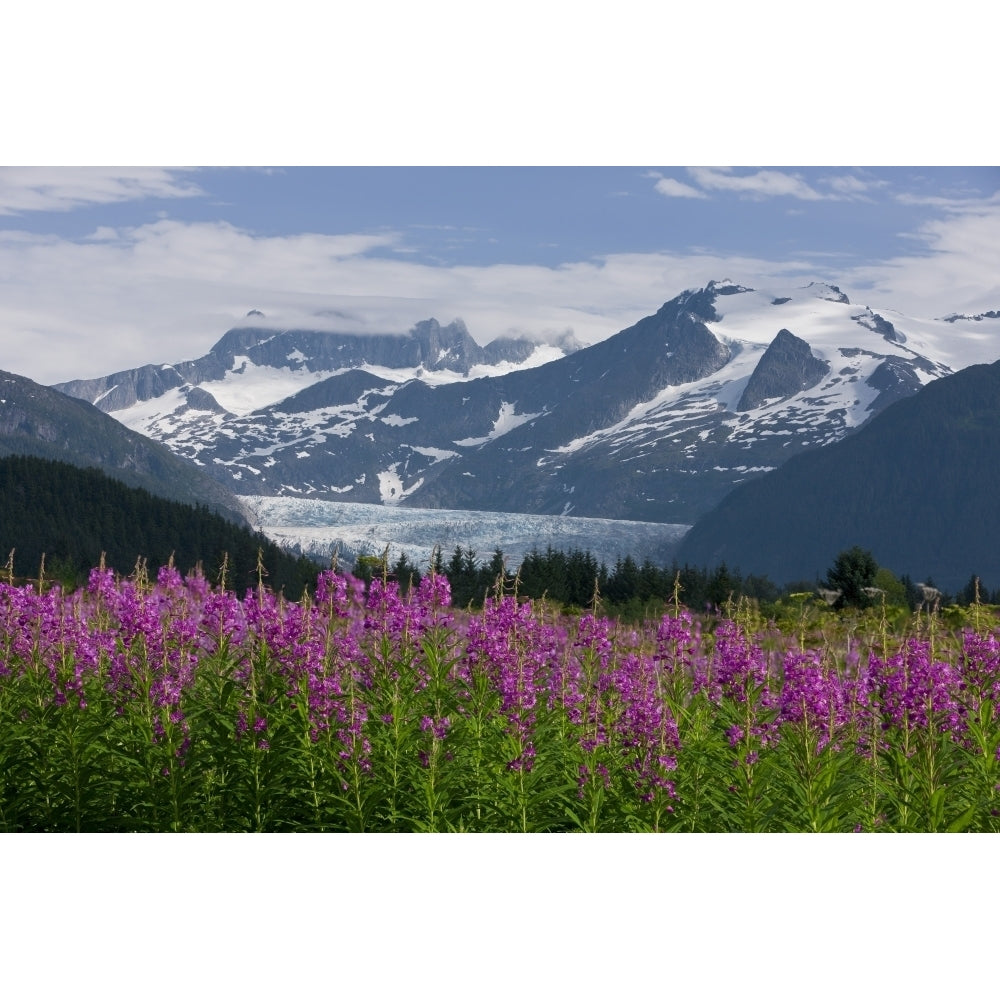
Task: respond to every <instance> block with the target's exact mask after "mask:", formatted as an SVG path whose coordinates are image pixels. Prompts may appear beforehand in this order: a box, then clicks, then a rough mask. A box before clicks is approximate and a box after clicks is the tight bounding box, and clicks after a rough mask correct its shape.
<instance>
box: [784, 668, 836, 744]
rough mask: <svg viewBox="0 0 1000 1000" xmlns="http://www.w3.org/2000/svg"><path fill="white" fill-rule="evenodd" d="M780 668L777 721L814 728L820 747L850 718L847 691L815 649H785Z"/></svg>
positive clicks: (834, 735) (833, 736)
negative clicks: (781, 678)
mask: <svg viewBox="0 0 1000 1000" xmlns="http://www.w3.org/2000/svg"><path fill="white" fill-rule="evenodd" d="M782 668H783V670H782V673H783V681H782V685H781V691H780V692H779V694H778V709H779V713H778V721H779V722H787V723H792V724H796V723H804V724H805V725H807V726H808V727H810V728H811V729H814V730H816V731H817V732H818V733H819V742H818V744H817V747H818V749H820V750H822V749H823V748H824V747H825V746H826V745H827V744H828V743H830V742H831V741H832V740H834V739H835V737H836V734H837V733H839V732H840V731H841V730H842V728H843V727H844V726H846V725H847V723H848V722H849V721H850V709H849V698H848V692H847V691H846V690H845V687H844V684H843V683H842V681H841V678H840V676H839V674H838V673H837V672H836V671H835V670H832V669H824V667H823V663H822V657H821V654H820V653H819V651H817V650H807V651H805V652H800V651H798V650H789V651H788V652H787V653H786V654H785V657H784V661H783V664H782Z"/></svg>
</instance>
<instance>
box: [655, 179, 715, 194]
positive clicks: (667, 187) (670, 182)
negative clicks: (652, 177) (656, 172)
mask: <svg viewBox="0 0 1000 1000" xmlns="http://www.w3.org/2000/svg"><path fill="white" fill-rule="evenodd" d="M654 186H655V188H656V190H657V191H659V192H660V194H662V195H665V196H666V197H667V198H707V197H708V195H707V194H705V192H704V191H699V190H698V189H697V188H693V187H691V185H690V184H685V183H684V182H683V181H678V180H674V178H673V177H661V178H660V179H659V180H658V181H657V182H656V184H655V185H654Z"/></svg>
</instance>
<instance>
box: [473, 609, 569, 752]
mask: <svg viewBox="0 0 1000 1000" xmlns="http://www.w3.org/2000/svg"><path fill="white" fill-rule="evenodd" d="M532 610H533V609H532V606H531V604H530V603H524V604H518V602H517V600H516V598H514V597H512V596H506V597H503V598H501V599H500V600H499V601H497V600H494V599H492V598H490V599H487V601H486V603H485V605H484V607H483V613H482V616H477V617H476V618H474V619H472V621H471V622H470V623H469V628H468V633H467V641H466V668H467V670H468V672H469V676H470V677H471V676H472V674H474V673H476V672H477V671H478V672H482V673H484V674H485V675H486V677H487V679H488V681H489V683H490V685H491V686H492V687H493V688H494V690H496V691H497V692H498V693H499V695H500V710H501V712H503V714H504V715H505V716H506V718H507V723H508V725H507V732H508V734H509V735H511V736H513V737H514V738H515V741H516V743H517V745H518V746H519V747H520V751H519V752H518V754H517V755H516V756H515V757H514V758H513V759H512V760H510V761H508V762H507V767H508V769H510V770H514V771H520V770H524V771H530V770H531V769H532V767H533V765H534V759H535V748H534V745H533V742H532V739H533V736H532V734H533V729H534V724H535V709H536V706H537V701H538V696H539V694H541V693H543V692H544V689H545V680H546V676H547V674H548V672H549V668H550V667H551V666H552V664H553V663H554V662H555V661H556V660H557V650H556V648H555V644H554V630H552V629H548V628H544V627H542V626H540V625H539V624H538V622H536V621H535V619H534V617H533V614H532Z"/></svg>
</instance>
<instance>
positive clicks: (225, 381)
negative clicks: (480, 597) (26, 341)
mask: <svg viewBox="0 0 1000 1000" xmlns="http://www.w3.org/2000/svg"><path fill="white" fill-rule="evenodd" d="M576 346H578V345H575V344H572V343H571V344H568V345H567V344H563V345H535V344H530V343H527V342H525V341H505V342H494V343H493V344H491V345H488V346H487V347H486V348H481V347H479V346H478V344H476V342H475V341H474V340H473V339H472V338H471V336H470V335H469V333H468V331H467V330H466V329H465V326H464V325H463V324H462V323H461V322H460V321H456V322H454V323H452V324H451V325H449V326H447V327H441V326H440V325H439V324H438V323H437V322H436V321H434V320H426V321H424V322H422V323H419V324H417V326H416V327H414V329H413V330H412V331H411V333H410V334H409V335H408V336H398V335H384V336H380V337H370V336H369V337H365V336H358V335H347V334H342V335H341V334H330V333H318V332H312V331H303V330H289V331H284V332H280V331H275V330H269V329H264V328H263V327H260V326H247V327H244V328H239V329H235V330H230V331H229V332H228V333H227V334H226V335H225V336H224V337H223V338H222V340H220V341H219V343H218V344H216V345H215V347H214V348H213V349H212V350H211V351H210V352H209V354H208V355H206V356H205V357H204V358H201V359H199V360H198V361H193V362H185V363H182V364H177V365H173V366H163V367H160V368H155V367H153V366H147V367H145V368H140V369H136V370H133V371H131V372H122V373H118V374H116V375H111V376H108V377H106V378H103V379H96V380H91V381H87V382H74V383H65V384H63V385H61V386H58V388H60V389H62V390H63V391H64V392H67V393H70V394H72V395H75V396H80V397H82V398H84V399H88V400H90V401H91V402H94V403H95V404H96V405H97V406H99V407H100V408H101V409H104V410H105V411H106V412H109V413H110V414H112V415H113V416H115V417H116V418H117V419H119V420H120V421H121V422H123V423H125V424H126V425H127V426H129V427H131V428H133V429H135V430H139V431H141V432H142V433H144V434H147V435H148V436H150V437H153V438H155V439H157V440H160V441H162V442H164V443H165V444H167V445H168V446H169V447H170V448H171V449H172V450H174V451H175V452H176V453H178V454H180V455H184V456H186V457H188V458H190V459H191V460H193V461H195V462H196V463H198V464H199V465H202V466H204V468H205V470H206V471H209V472H211V473H212V474H213V475H215V476H216V477H217V478H219V479H220V480H221V481H222V482H223V483H225V484H226V485H227V486H228V487H229V488H231V489H233V490H234V491H235V492H238V493H242V494H257V495H265V496H267V495H270V496H287V497H310V498H313V499H321V500H322V499H325V500H342V501H355V502H363V503H382V504H389V505H396V504H403V505H409V506H414V507H427V508H460V509H478V510H495V511H511V512H520V513H537V514H570V513H572V514H574V515H577V516H586V517H607V518H620V519H630V520H637V521H661V522H668V523H675V524H676V523H688V524H690V523H693V522H694V521H695V520H696V519H697V518H698V517H699V516H701V515H702V514H703V513H705V512H706V511H707V510H709V509H710V508H711V507H713V506H714V505H715V504H716V503H717V502H718V501H719V500H720V499H721V498H722V497H723V496H725V495H726V494H727V493H728V492H729V491H730V490H731V489H732V488H733V487H734V486H735V485H736V484H737V483H739V482H741V481H743V480H745V479H747V478H751V477H753V476H756V475H759V474H762V473H764V472H766V471H768V470H770V469H773V468H776V467H777V466H779V465H781V464H782V463H783V462H784V461H786V460H787V459H788V458H790V457H791V456H792V455H794V454H797V453H799V452H801V451H803V450H806V449H809V448H814V447H819V446H821V445H825V444H829V443H831V442H833V441H837V440H840V439H841V438H843V437H844V436H845V435H847V434H849V433H850V432H851V431H852V430H853V429H855V428H857V427H858V426H860V425H862V424H863V423H865V421H867V420H868V419H869V418H870V417H871V416H872V415H873V414H875V413H877V412H879V411H880V410H881V409H883V408H884V407H885V406H887V405H889V404H890V403H892V402H894V401H895V400H897V399H900V398H903V397H905V396H909V395H912V394H913V393H915V392H917V391H918V390H919V389H920V388H921V387H922V386H923V385H926V384H927V383H928V382H931V381H933V380H934V379H937V378H939V377H941V376H943V375H947V374H949V373H951V372H953V371H956V370H958V369H960V368H964V367H966V366H967V365H970V364H974V363H978V362H982V361H993V360H996V358H997V357H998V356H1000V320H998V319H997V318H995V317H993V316H991V315H990V314H988V313H987V314H983V315H978V316H976V317H964V316H959V315H953V316H950V317H948V318H947V319H942V320H916V319H910V318H907V317H904V316H901V315H899V314H898V313H892V312H889V311H888V310H885V309H884V308H883V309H880V311H878V312H876V311H874V310H872V309H870V308H868V307H866V306H862V305H856V304H852V303H851V302H850V301H849V300H848V298H847V296H846V295H844V294H843V293H842V292H841V291H840V290H839V289H838V288H837V287H836V286H834V285H825V284H816V283H813V284H810V285H808V286H806V287H802V288H792V289H769V290H766V291H765V290H754V289H751V288H746V287H743V286H741V285H737V284H733V283H731V282H729V281H725V282H710V283H709V284H708V285H707V286H706V287H705V288H702V289H696V290H688V291H685V292H683V293H681V294H680V295H678V296H676V297H675V298H673V299H671V300H670V301H669V302H667V303H666V304H665V305H663V306H662V307H661V308H660V309H659V310H658V311H657V312H656V313H655V314H654V315H652V316H648V317H646V318H645V319H642V320H640V321H639V322H638V323H636V324H635V325H634V326H632V327H629V328H628V329H626V330H622V331H621V332H620V333H617V334H615V335H614V336H611V337H609V338H608V339H607V340H605V341H602V342H600V343H598V344H594V345H592V346H590V347H587V348H582V349H579V350H572V349H573V348H574V347H576Z"/></svg>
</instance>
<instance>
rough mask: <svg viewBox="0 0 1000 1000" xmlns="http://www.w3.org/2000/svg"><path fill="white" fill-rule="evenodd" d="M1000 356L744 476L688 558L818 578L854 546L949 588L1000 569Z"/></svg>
mask: <svg viewBox="0 0 1000 1000" xmlns="http://www.w3.org/2000/svg"><path fill="white" fill-rule="evenodd" d="M998 497H1000V362H996V363H994V364H992V365H974V366H972V367H970V368H966V369H964V370H963V371H961V372H958V373H957V374H955V375H951V376H948V377H947V378H942V379H939V380H938V381H936V382H933V383H931V384H930V385H927V386H925V387H924V388H923V389H922V390H921V391H920V392H919V393H917V394H916V395H915V396H912V397H910V398H909V399H904V400H900V401H899V402H897V403H895V404H893V405H892V406H890V407H888V408H887V409H886V410H884V411H883V412H882V413H880V414H878V416H876V417H873V418H872V420H871V422H870V423H868V424H866V425H865V426H864V427H862V428H861V429H860V430H859V431H857V432H856V433H855V434H853V435H852V436H850V437H848V438H845V439H844V440H843V441H839V442H837V443H836V444H832V445H829V446H828V447H826V448H821V449H819V450H817V451H814V452H811V453H808V454H803V455H799V456H796V457H795V458H793V459H791V460H790V461H789V462H787V463H786V464H785V465H783V466H781V467H780V468H778V469H776V470H775V471H773V472H770V473H768V474H767V475H765V476H762V477H761V478H760V479H756V480H753V481H751V482H747V483H745V484H743V485H742V486H739V487H737V488H736V489H735V490H734V491H733V492H732V493H731V494H729V496H727V497H726V498H725V499H724V500H723V501H722V502H721V503H720V504H719V506H718V507H717V508H716V509H715V510H714V511H712V512H711V513H710V514H708V515H706V516H705V517H704V518H702V519H701V520H700V521H698V522H697V523H696V524H695V526H694V527H693V528H692V529H691V531H690V532H689V533H688V534H687V535H686V536H685V538H684V540H683V541H682V543H681V546H680V549H679V551H678V558H679V559H680V560H682V561H690V562H692V563H695V564H703V565H717V564H719V563H721V562H727V563H729V565H738V566H741V567H743V569H744V570H748V571H752V572H754V573H763V574H766V575H767V576H769V577H770V578H771V579H774V580H792V579H812V578H815V577H816V576H817V575H818V574H821V573H822V572H823V570H824V568H825V567H827V566H829V565H830V562H831V561H832V559H833V558H834V556H835V555H836V554H837V553H838V552H839V551H841V550H843V549H846V548H849V547H850V546H852V545H859V546H861V547H862V548H864V549H868V550H870V551H871V552H872V553H873V554H874V556H875V558H876V559H877V560H878V562H879V564H880V565H882V566H886V567H888V568H889V569H891V570H892V571H893V572H895V573H897V574H906V575H909V576H912V577H913V578H914V579H915V580H918V579H921V578H922V577H923V576H924V575H925V574H931V575H933V577H934V580H935V582H936V583H937V584H938V585H939V586H943V587H945V588H946V589H948V590H956V589H958V588H959V587H961V586H962V585H963V584H964V583H965V582H966V581H967V580H969V578H970V575H971V574H978V575H981V576H982V577H983V578H984V579H987V580H997V579H1000V514H998V511H1000V507H998V500H997V498H998Z"/></svg>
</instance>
